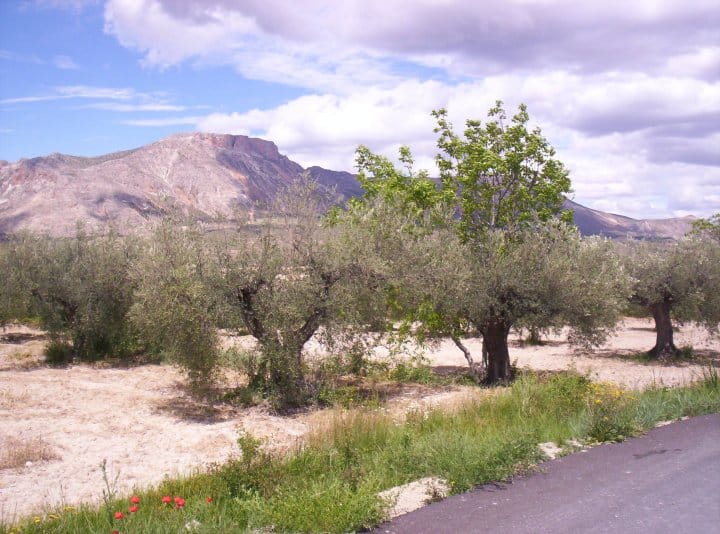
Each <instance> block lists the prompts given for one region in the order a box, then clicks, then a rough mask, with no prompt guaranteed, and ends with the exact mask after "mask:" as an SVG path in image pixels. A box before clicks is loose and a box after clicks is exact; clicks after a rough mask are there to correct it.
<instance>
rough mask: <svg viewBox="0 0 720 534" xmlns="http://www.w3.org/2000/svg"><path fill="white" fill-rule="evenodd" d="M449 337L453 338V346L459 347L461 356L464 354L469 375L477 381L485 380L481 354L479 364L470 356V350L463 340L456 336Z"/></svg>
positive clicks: (484, 363)
mask: <svg viewBox="0 0 720 534" xmlns="http://www.w3.org/2000/svg"><path fill="white" fill-rule="evenodd" d="M450 339H452V340H453V343H455V346H456V347H457V348H459V349H460V350H461V351H462V353H463V356H465V359H466V360H467V362H468V366H469V367H470V376H471V377H472V378H473V379H474V380H475V381H476V382H477V383H480V382H482V381H483V380H485V368H486V361H485V359H484V354H483V361H482V363H481V364H478V363H477V362H476V361H475V360H474V359H473V357H472V354H471V353H470V350H469V349H468V348H467V347H466V346H465V345H464V344H463V342H462V341H461V340H460V338H459V337H458V336H454V335H453V336H450Z"/></svg>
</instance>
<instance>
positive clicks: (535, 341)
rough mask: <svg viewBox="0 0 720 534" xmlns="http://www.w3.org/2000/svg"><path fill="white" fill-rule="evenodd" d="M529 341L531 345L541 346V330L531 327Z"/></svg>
mask: <svg viewBox="0 0 720 534" xmlns="http://www.w3.org/2000/svg"><path fill="white" fill-rule="evenodd" d="M528 343H529V344H530V345H535V346H540V345H542V344H543V343H542V338H541V337H540V330H538V329H537V328H535V327H531V328H530V335H529V336H528Z"/></svg>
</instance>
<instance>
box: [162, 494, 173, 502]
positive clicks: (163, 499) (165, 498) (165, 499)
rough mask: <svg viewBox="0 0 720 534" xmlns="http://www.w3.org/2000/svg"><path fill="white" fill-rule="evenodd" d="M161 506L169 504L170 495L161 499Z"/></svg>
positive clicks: (170, 500)
mask: <svg viewBox="0 0 720 534" xmlns="http://www.w3.org/2000/svg"><path fill="white" fill-rule="evenodd" d="M162 502H163V504H170V503H171V502H172V498H171V497H170V495H165V497H163V498H162Z"/></svg>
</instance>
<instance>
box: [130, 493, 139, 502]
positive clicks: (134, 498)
mask: <svg viewBox="0 0 720 534" xmlns="http://www.w3.org/2000/svg"><path fill="white" fill-rule="evenodd" d="M130 502H131V503H133V504H140V497H138V496H137V495H133V496H132V497H130Z"/></svg>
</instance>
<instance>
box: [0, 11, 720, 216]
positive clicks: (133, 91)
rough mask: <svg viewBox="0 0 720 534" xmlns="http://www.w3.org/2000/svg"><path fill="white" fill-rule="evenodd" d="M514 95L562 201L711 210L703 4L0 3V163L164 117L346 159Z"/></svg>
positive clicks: (417, 148)
mask: <svg viewBox="0 0 720 534" xmlns="http://www.w3.org/2000/svg"><path fill="white" fill-rule="evenodd" d="M496 100H502V101H504V103H505V108H506V110H507V111H508V114H509V115H512V114H513V113H514V112H515V111H516V110H517V106H518V105H519V104H520V103H525V104H527V106H528V110H529V113H530V117H531V123H532V125H534V126H539V127H540V128H541V129H542V132H543V134H544V135H545V137H547V139H548V140H549V141H550V143H551V144H552V145H553V146H554V147H555V148H556V150H557V157H558V159H560V160H561V161H562V162H564V163H565V165H566V166H567V167H568V169H569V170H570V177H571V179H572V182H573V190H574V192H573V194H572V195H571V198H573V199H574V200H575V201H576V202H579V203H581V204H583V205H586V206H588V207H591V208H595V209H599V210H603V211H609V212H613V213H620V214H623V215H628V216H631V217H635V218H661V217H673V216H684V215H688V214H693V215H696V216H708V215H710V214H712V213H715V212H719V211H720V9H718V4H717V0H692V1H689V2H678V1H677V0H656V1H650V0H635V1H632V2H628V1H627V0H622V1H620V0H603V1H601V2H598V1H593V0H588V1H584V2H578V1H577V0H486V1H479V0H478V1H470V0H468V1H461V0H343V1H332V0H326V1H321V0H302V1H297V2H288V1H287V0H104V1H101V0H0V159H5V160H8V161H16V160H18V159H20V158H22V157H35V156H41V155H46V154H49V153H52V152H62V153H66V154H73V155H80V156H93V155H100V154H105V153H109V152H114V151H119V150H125V149H129V148H134V147H138V146H141V145H144V144H148V143H151V142H153V141H156V140H158V139H161V138H163V137H166V136H168V135H171V134H173V133H177V132H187V131H206V132H216V133H232V134H243V135H251V136H255V137H262V138H264V139H268V140H271V141H273V142H275V143H276V144H277V145H278V147H279V149H280V152H281V153H283V154H285V155H287V156H288V157H289V158H291V159H293V160H295V161H297V162H298V163H300V164H301V165H303V166H305V167H309V166H312V165H320V166H323V167H326V168H329V169H333V170H347V171H351V172H352V171H354V152H355V149H356V148H357V146H358V145H359V144H364V145H367V146H369V147H370V148H371V149H372V150H373V151H375V152H378V153H381V154H383V155H385V156H388V157H391V158H394V157H395V156H396V155H397V151H398V148H399V147H400V146H401V145H408V146H409V147H410V148H411V149H412V151H413V154H414V156H415V160H416V166H417V167H418V168H419V169H420V168H424V169H428V170H429V171H430V173H431V175H432V174H435V175H436V174H437V170H436V168H435V164H434V156H435V154H436V152H437V148H436V141H437V137H436V134H434V133H433V127H434V125H435V124H434V122H433V118H432V116H431V114H430V113H431V111H432V110H433V109H438V108H446V109H447V110H448V113H449V116H450V118H451V120H452V122H453V124H454V126H455V128H456V130H457V131H458V132H462V130H463V128H464V123H465V120H467V119H480V120H484V119H485V118H486V115H487V111H488V109H490V107H492V105H493V104H494V102H495V101H496Z"/></svg>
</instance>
